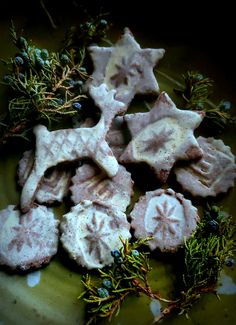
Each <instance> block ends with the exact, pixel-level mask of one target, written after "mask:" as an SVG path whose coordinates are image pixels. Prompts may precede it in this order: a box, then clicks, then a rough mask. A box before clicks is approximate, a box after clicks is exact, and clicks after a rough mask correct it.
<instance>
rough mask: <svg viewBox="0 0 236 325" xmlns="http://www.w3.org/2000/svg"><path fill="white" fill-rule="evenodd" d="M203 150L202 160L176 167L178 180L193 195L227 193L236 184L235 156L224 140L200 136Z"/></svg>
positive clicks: (205, 195)
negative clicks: (235, 182) (235, 181)
mask: <svg viewBox="0 0 236 325" xmlns="http://www.w3.org/2000/svg"><path fill="white" fill-rule="evenodd" d="M197 141H198V143H199V146H200V148H201V149H202V151H203V156H202V158H201V159H200V160H197V161H193V162H191V163H190V164H188V165H187V166H184V167H182V166H181V167H175V169H174V171H175V174H176V179H177V181H178V182H179V183H180V184H181V186H182V187H183V189H184V190H185V191H188V192H189V193H191V194H192V195H193V196H199V197H207V196H216V195H218V194H219V193H225V192H227V191H228V189H229V188H230V187H233V186H234V179H235V177H236V164H235V157H234V155H233V154H232V152H231V150H230V147H228V146H226V145H225V144H224V142H223V141H222V140H216V139H214V138H204V137H201V136H200V137H198V138H197Z"/></svg>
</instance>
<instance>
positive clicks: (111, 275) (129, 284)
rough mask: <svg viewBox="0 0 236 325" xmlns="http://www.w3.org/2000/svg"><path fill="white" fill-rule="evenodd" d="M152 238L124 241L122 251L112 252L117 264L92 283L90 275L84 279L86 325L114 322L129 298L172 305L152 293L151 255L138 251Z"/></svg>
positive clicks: (101, 271) (103, 271)
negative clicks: (140, 296) (151, 300)
mask: <svg viewBox="0 0 236 325" xmlns="http://www.w3.org/2000/svg"><path fill="white" fill-rule="evenodd" d="M149 240H151V238H146V239H144V240H137V241H134V242H132V243H130V242H128V241H127V240H126V241H124V240H122V239H121V242H122V247H121V248H120V249H119V250H113V251H111V255H112V256H113V258H114V263H113V265H112V266H111V267H107V268H104V269H102V270H98V276H97V280H96V282H95V281H92V280H91V277H90V276H89V274H86V275H85V276H84V279H83V281H82V282H83V284H84V287H85V291H84V292H82V294H81V295H80V296H79V297H78V299H83V300H84V301H85V302H86V316H87V324H91V323H94V322H96V321H97V320H98V319H101V318H108V319H109V320H111V318H112V317H113V316H116V315H118V313H119V311H120V308H121V304H122V303H123V301H124V300H125V298H126V297H127V296H129V295H137V294H140V293H142V294H145V295H147V296H148V297H150V298H152V299H158V300H160V301H164V302H170V300H166V299H164V298H162V297H161V296H160V294H159V293H156V292H153V291H152V289H151V287H150V285H149V283H148V273H149V272H150V271H151V267H150V265H149V259H148V252H141V250H138V248H140V247H141V246H143V245H146V244H147V242H148V241H149Z"/></svg>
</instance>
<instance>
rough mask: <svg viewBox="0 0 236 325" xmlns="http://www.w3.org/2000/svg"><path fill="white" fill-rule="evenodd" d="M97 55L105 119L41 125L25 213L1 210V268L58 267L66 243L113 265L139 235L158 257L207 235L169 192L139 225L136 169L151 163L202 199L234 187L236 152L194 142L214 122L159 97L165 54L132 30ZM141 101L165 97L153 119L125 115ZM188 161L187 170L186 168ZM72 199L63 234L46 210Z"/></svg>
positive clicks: (23, 179)
mask: <svg viewBox="0 0 236 325" xmlns="http://www.w3.org/2000/svg"><path fill="white" fill-rule="evenodd" d="M89 52H90V54H91V57H92V60H93V63H94V72H93V74H92V76H91V79H89V82H88V83H87V85H86V91H87V92H88V94H89V96H90V97H91V98H92V99H93V101H94V105H95V106H97V107H98V108H99V109H100V110H101V116H100V120H99V121H98V123H97V124H95V125H94V124H93V121H92V122H91V120H89V121H88V120H87V121H85V122H84V123H83V124H82V125H80V126H79V127H76V128H73V129H62V130H56V131H49V130H47V128H46V127H45V126H43V125H38V126H36V127H35V129H34V133H35V136H36V148H35V153H33V151H29V152H25V153H24V155H23V158H22V159H21V161H20V162H19V169H18V178H19V184H20V186H22V193H21V203H20V206H21V208H20V210H19V209H18V208H17V207H14V206H9V207H8V208H6V209H4V210H2V211H1V212H0V225H1V229H0V248H1V249H0V264H2V265H6V266H8V267H10V268H11V269H16V270H18V269H20V270H27V269H30V268H32V267H40V266H41V265H42V264H44V263H48V262H49V260H50V259H51V257H52V256H53V255H55V254H56V251H57V245H58V241H59V237H60V240H61V243H62V245H63V247H64V249H65V251H67V252H68V254H69V256H70V257H71V258H72V259H73V260H75V261H76V262H77V263H78V264H79V265H81V266H83V267H86V268H88V269H92V268H102V267H104V266H105V265H109V264H111V263H112V256H111V251H112V250H113V249H119V247H121V246H122V243H121V238H123V239H130V238H131V232H130V230H131V228H132V229H133V233H134V237H136V238H145V237H147V236H152V238H153V239H152V240H151V241H150V243H149V245H150V249H151V250H154V249H159V250H161V251H163V252H174V251H176V250H177V249H178V248H179V247H181V246H182V245H183V243H184V239H187V238H189V237H190V236H191V234H192V233H193V231H194V230H195V229H196V227H197V223H198V221H199V216H198V213H197V209H196V208H195V207H194V206H193V205H192V203H191V201H189V200H187V199H185V198H184V197H183V195H182V194H180V193H176V192H175V191H173V190H172V189H161V188H159V189H156V190H155V191H152V192H147V193H146V194H145V195H144V196H142V197H141V198H140V199H139V201H138V202H137V203H136V204H135V205H134V208H133V211H132V212H131V214H130V222H129V216H127V215H126V214H125V211H126V209H127V207H128V206H129V205H130V202H131V196H132V194H133V181H132V178H131V176H132V175H131V174H130V173H129V172H128V171H127V170H126V168H125V166H126V165H127V164H143V163H145V164H147V165H148V166H149V167H150V168H151V170H152V172H153V176H154V177H155V178H156V179H157V180H158V182H159V183H160V184H166V182H167V180H168V177H169V174H170V173H171V172H172V170H174V172H175V173H176V176H177V181H178V182H179V183H180V184H181V185H182V186H183V189H184V190H185V191H189V192H190V193H191V194H192V195H193V196H203V197H205V196H215V195H217V194H219V193H221V192H226V191H227V190H228V189H229V188H230V187H232V186H233V183H234V178H235V176H236V165H235V158H234V156H233V154H232V153H231V151H230V148H229V147H227V146H225V145H224V143H223V142H222V141H221V140H215V139H213V138H209V139H205V138H203V137H199V138H198V139H196V138H195V136H194V130H195V129H196V128H197V127H198V126H199V124H200V123H201V121H202V120H203V118H204V114H203V113H202V112H193V111H186V110H180V109H178V108H177V107H176V106H175V104H174V103H173V101H172V100H171V99H170V97H169V96H168V94H167V93H166V92H162V93H161V94H159V92H160V91H159V85H158V83H157V80H156V78H155V76H154V74H153V67H154V66H155V65H156V64H157V63H158V61H159V60H160V59H161V58H162V57H163V55H164V53H165V51H164V50H163V49H142V48H141V47H140V45H139V44H138V43H137V42H136V41H135V39H134V37H133V35H132V33H131V32H130V31H129V29H127V28H126V29H125V31H124V34H123V36H122V37H121V39H120V40H118V42H117V43H116V44H115V45H114V46H112V47H98V46H91V47H90V48H89ZM136 94H143V95H152V96H153V95H154V96H158V95H159V96H158V97H157V99H156V102H155V103H154V106H153V107H152V108H151V110H150V111H149V112H146V113H135V114H125V113H126V111H127V109H128V106H129V104H130V102H131V101H132V99H133V98H134V96H135V95H136ZM91 125H92V126H91ZM127 132H128V133H129V135H130V139H129V140H128V141H127V138H126V133H127ZM77 161H80V162H82V164H80V165H78V167H77V168H76V170H72V168H71V167H70V165H69V163H70V162H77ZM178 161H182V162H183V161H184V162H185V165H183V166H181V167H177V166H176V163H177V162H178ZM68 166H69V167H68ZM73 166H74V165H73ZM66 196H70V198H71V203H72V207H71V210H70V212H69V213H67V214H65V215H64V216H63V218H62V220H61V223H60V233H59V230H58V226H59V221H58V220H56V218H55V216H54V215H53V212H52V210H50V209H49V208H47V207H46V206H44V205H43V204H53V203H54V202H56V201H57V202H62V201H63V199H64V197H66ZM36 202H37V203H36Z"/></svg>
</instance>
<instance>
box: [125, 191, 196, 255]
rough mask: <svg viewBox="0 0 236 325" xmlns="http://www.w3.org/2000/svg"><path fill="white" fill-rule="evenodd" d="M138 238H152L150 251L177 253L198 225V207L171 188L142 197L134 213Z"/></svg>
mask: <svg viewBox="0 0 236 325" xmlns="http://www.w3.org/2000/svg"><path fill="white" fill-rule="evenodd" d="M130 215H131V218H132V222H131V227H132V228H134V230H135V232H134V236H135V237H136V238H139V239H140V238H146V237H149V236H151V237H153V239H152V240H150V241H149V247H150V248H151V250H154V249H156V248H159V249H160V250H161V251H162V252H174V251H176V250H177V249H178V247H179V246H182V245H183V244H184V239H185V238H186V239H188V238H189V237H190V235H191V234H192V232H193V231H194V230H195V229H196V227H197V222H198V221H199V217H198V213H197V209H196V208H195V207H194V206H193V205H192V203H191V201H189V200H186V199H185V198H184V197H183V195H182V194H180V193H176V192H174V191H173V190H172V189H167V190H165V189H158V190H155V191H151V192H147V193H146V194H145V195H144V196H142V197H140V199H139V201H138V202H137V203H136V204H135V206H134V209H133V211H132V212H131V214H130Z"/></svg>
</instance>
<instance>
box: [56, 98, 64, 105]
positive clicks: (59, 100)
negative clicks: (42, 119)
mask: <svg viewBox="0 0 236 325" xmlns="http://www.w3.org/2000/svg"><path fill="white" fill-rule="evenodd" d="M56 102H57V104H58V105H63V104H64V100H63V99H62V98H56Z"/></svg>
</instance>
